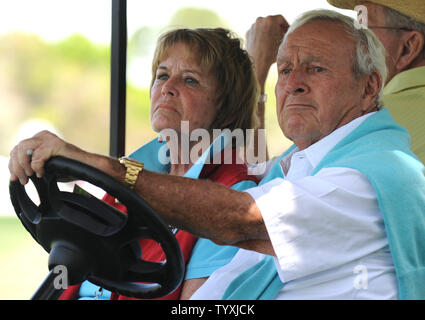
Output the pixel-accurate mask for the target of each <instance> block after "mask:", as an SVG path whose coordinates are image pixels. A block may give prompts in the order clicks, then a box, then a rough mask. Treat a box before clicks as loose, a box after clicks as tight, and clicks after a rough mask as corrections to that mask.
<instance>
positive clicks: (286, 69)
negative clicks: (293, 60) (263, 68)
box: [280, 68, 291, 75]
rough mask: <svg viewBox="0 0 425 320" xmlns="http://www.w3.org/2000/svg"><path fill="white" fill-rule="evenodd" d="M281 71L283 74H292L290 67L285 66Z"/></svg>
mask: <svg viewBox="0 0 425 320" xmlns="http://www.w3.org/2000/svg"><path fill="white" fill-rule="evenodd" d="M280 72H281V73H282V74H285V75H286V74H290V73H291V69H288V68H283V69H281V70H280Z"/></svg>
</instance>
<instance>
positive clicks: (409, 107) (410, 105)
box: [328, 0, 425, 163]
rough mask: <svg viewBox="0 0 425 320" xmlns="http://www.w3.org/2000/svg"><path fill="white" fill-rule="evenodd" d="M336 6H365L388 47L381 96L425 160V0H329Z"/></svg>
mask: <svg viewBox="0 0 425 320" xmlns="http://www.w3.org/2000/svg"><path fill="white" fill-rule="evenodd" d="M328 2H329V3H330V4H331V5H333V6H335V7H338V8H342V9H354V8H355V7H356V6H357V5H363V6H365V7H366V8H367V14H368V15H367V16H368V25H367V27H368V28H369V29H371V30H372V31H373V32H374V33H375V34H376V36H377V37H378V38H379V40H381V42H382V44H383V45H384V47H385V49H386V50H387V60H386V63H387V67H388V71H389V74H388V80H387V84H386V86H385V88H384V92H383V96H382V98H383V99H382V100H383V102H384V106H385V107H386V108H388V109H389V110H390V112H391V115H392V116H393V117H394V119H395V120H396V121H397V122H398V123H399V124H401V125H402V126H403V127H405V128H406V129H407V130H408V131H409V133H410V135H411V138H412V142H411V149H412V151H413V152H414V153H415V154H416V155H417V156H418V158H419V159H420V160H421V161H422V162H423V163H425V125H424V123H425V1H423V0H403V1H401V0H370V1H367V2H365V1H360V0H328Z"/></svg>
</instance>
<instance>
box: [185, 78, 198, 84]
mask: <svg viewBox="0 0 425 320" xmlns="http://www.w3.org/2000/svg"><path fill="white" fill-rule="evenodd" d="M184 80H185V82H186V83H188V84H197V83H199V82H198V80H196V79H194V78H192V77H186V78H185V79H184Z"/></svg>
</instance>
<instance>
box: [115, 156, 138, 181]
mask: <svg viewBox="0 0 425 320" xmlns="http://www.w3.org/2000/svg"><path fill="white" fill-rule="evenodd" d="M118 160H119V162H120V163H121V164H123V165H124V166H125V167H126V169H127V172H126V174H125V181H124V182H125V184H126V185H128V186H129V187H130V188H131V189H133V188H134V185H135V184H136V181H137V178H138V177H139V172H140V171H142V170H143V166H144V164H143V163H142V162H140V161H137V160H134V159H131V158H127V157H121V158H119V159H118Z"/></svg>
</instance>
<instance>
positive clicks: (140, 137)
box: [0, 8, 275, 156]
mask: <svg viewBox="0 0 425 320" xmlns="http://www.w3.org/2000/svg"><path fill="white" fill-rule="evenodd" d="M175 27H190V28H193V27H225V28H231V26H230V24H229V23H228V22H227V21H224V20H223V19H222V18H220V16H219V15H218V14H217V13H215V12H214V11H211V10H209V9H202V8H183V9H180V10H178V11H177V12H176V13H175V14H174V15H173V16H172V18H171V19H170V21H169V22H168V23H166V24H165V25H164V26H161V27H149V26H142V27H140V28H139V29H138V30H137V31H136V32H134V33H133V34H132V35H130V37H129V39H128V71H127V74H128V83H127V137H126V138H127V145H126V152H127V153H129V152H131V151H133V150H134V149H136V148H138V147H139V146H140V145H142V144H143V143H145V142H147V141H149V140H150V139H152V138H153V137H154V136H155V133H154V132H153V131H152V130H151V127H150V123H149V106H150V103H149V88H148V86H149V82H150V79H151V68H150V65H151V59H152V55H153V51H154V48H155V44H156V39H157V38H158V36H159V35H160V34H161V33H163V32H165V31H167V30H169V29H171V28H175ZM109 59H110V50H109V46H108V45H100V44H95V43H93V42H91V41H90V40H89V39H87V38H86V37H84V36H83V35H80V34H74V35H72V36H70V37H68V38H66V39H64V40H61V41H59V42H46V41H45V40H43V39H42V38H40V37H39V36H37V35H36V34H29V33H10V34H6V35H4V36H2V37H0V106H1V107H0V155H4V156H6V155H8V154H9V152H10V149H11V148H12V147H13V145H14V144H15V143H16V139H17V135H18V130H19V125H20V124H22V123H25V122H27V121H29V120H42V121H44V122H48V123H51V124H52V125H53V126H54V128H55V129H56V130H57V132H58V134H59V135H60V136H62V137H64V138H65V139H66V140H68V141H70V142H72V143H75V144H77V145H79V146H81V147H82V148H86V149H88V150H91V151H93V152H99V153H104V154H107V153H108V150H109V98H110V96H109V92H110V88H109V80H110V79H109V74H110V67H109V64H110V61H109ZM272 90H273V88H271V92H270V94H269V97H270V98H269V99H270V100H269V104H270V105H271V106H272V105H273V91H272ZM269 109H272V111H271V112H272V115H271V117H270V118H272V119H273V118H274V113H273V112H274V108H269ZM270 127H271V128H274V127H275V126H274V125H273V126H270ZM272 130H275V129H272Z"/></svg>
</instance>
